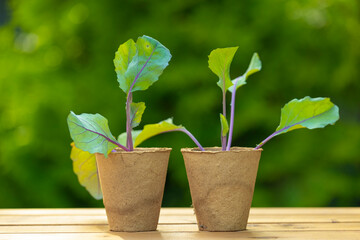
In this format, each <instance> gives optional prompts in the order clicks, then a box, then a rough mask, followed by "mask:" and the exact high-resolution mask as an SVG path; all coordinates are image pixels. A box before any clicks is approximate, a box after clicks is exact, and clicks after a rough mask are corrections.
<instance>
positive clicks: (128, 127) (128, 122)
mask: <svg viewBox="0 0 360 240" xmlns="http://www.w3.org/2000/svg"><path fill="white" fill-rule="evenodd" d="M131 102H132V92H129V93H128V97H127V99H126V146H127V147H128V148H129V150H130V151H133V150H134V146H133V141H132V134H131V131H132V127H131V119H130V104H131Z"/></svg>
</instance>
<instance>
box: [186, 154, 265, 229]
mask: <svg viewBox="0 0 360 240" xmlns="http://www.w3.org/2000/svg"><path fill="white" fill-rule="evenodd" d="M261 151H262V149H258V150H254V148H242V147H233V148H231V149H230V151H221V148H219V147H214V148H205V151H200V150H199V149H198V148H185V149H181V152H182V154H183V157H184V161H185V167H186V173H187V177H188V180H189V186H190V192H191V198H192V203H193V206H194V210H195V214H196V219H197V223H198V227H199V230H201V231H240V230H245V229H246V225H247V221H248V217H249V211H250V206H251V202H252V198H253V193H254V187H255V180H256V175H257V170H258V165H259V160H260V156H261Z"/></svg>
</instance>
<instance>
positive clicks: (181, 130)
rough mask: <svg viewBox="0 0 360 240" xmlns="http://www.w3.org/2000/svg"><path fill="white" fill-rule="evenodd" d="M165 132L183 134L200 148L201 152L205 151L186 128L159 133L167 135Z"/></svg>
mask: <svg viewBox="0 0 360 240" xmlns="http://www.w3.org/2000/svg"><path fill="white" fill-rule="evenodd" d="M167 132H183V133H185V134H186V135H188V136H189V137H190V138H191V140H193V142H194V143H195V144H196V145H197V146H198V147H199V148H200V150H201V151H205V149H204V148H203V147H202V146H201V144H200V143H199V141H198V140H197V139H196V138H195V137H194V135H192V134H191V132H189V131H188V130H187V129H186V128H179V129H173V130H168V131H164V132H161V133H167Z"/></svg>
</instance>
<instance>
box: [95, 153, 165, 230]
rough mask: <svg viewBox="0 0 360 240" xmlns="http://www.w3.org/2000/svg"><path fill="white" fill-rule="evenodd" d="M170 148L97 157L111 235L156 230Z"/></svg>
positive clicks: (97, 155)
mask: <svg viewBox="0 0 360 240" xmlns="http://www.w3.org/2000/svg"><path fill="white" fill-rule="evenodd" d="M170 151H171V148H135V150H134V151H132V152H126V151H124V150H122V149H120V148H117V149H116V152H112V153H110V154H109V156H108V157H107V158H105V156H104V155H102V154H96V160H97V165H98V169H99V177H100V184H101V189H102V192H103V201H104V205H105V210H106V215H107V218H108V222H109V227H110V230H111V231H121V232H142V231H154V230H156V228H157V224H158V220H159V214H160V208H161V202H162V197H163V193H164V186H165V179H166V172H167V167H168V162H169V155H170Z"/></svg>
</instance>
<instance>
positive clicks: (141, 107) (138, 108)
mask: <svg viewBox="0 0 360 240" xmlns="http://www.w3.org/2000/svg"><path fill="white" fill-rule="evenodd" d="M144 111H145V103H144V102H139V103H134V102H132V103H131V104H130V121H131V127H133V128H134V127H137V126H139V124H140V122H141V117H142V115H143V113H144Z"/></svg>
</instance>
